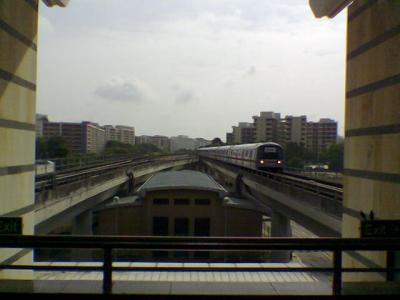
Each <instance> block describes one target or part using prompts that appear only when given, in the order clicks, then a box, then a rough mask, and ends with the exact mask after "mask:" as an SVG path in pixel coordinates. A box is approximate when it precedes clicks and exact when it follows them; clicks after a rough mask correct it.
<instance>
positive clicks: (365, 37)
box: [348, 0, 400, 52]
mask: <svg viewBox="0 0 400 300" xmlns="http://www.w3.org/2000/svg"><path fill="white" fill-rule="evenodd" d="M363 4H365V1H356V2H355V4H352V5H351V6H350V7H349V11H348V14H349V15H351V13H352V12H354V11H355V9H357V7H360V6H361V5H363ZM382 16H385V17H382ZM399 24H400V1H398V0H388V1H378V2H377V3H376V4H374V5H373V6H372V7H370V8H369V9H366V10H364V12H363V13H362V14H360V15H359V16H358V17H357V18H355V19H353V20H352V21H351V22H350V25H349V26H348V51H349V52H351V51H353V50H354V49H356V48H358V47H359V46H360V45H363V44H365V43H367V42H368V41H370V40H372V39H374V38H376V37H378V36H379V35H381V34H382V33H384V32H385V31H386V30H389V29H391V28H393V27H395V26H396V25H399Z"/></svg>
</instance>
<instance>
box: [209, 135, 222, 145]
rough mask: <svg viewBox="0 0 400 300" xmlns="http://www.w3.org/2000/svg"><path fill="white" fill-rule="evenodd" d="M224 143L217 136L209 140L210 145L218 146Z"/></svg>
mask: <svg viewBox="0 0 400 300" xmlns="http://www.w3.org/2000/svg"><path fill="white" fill-rule="evenodd" d="M223 145H225V144H224V142H222V140H221V139H220V138H219V137H216V138H213V140H212V141H211V145H210V146H211V147H218V146H223Z"/></svg>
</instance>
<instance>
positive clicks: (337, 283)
mask: <svg viewBox="0 0 400 300" xmlns="http://www.w3.org/2000/svg"><path fill="white" fill-rule="evenodd" d="M332 285H333V295H335V296H336V295H340V294H341V293H342V251H341V250H337V249H336V250H334V251H333V284H332Z"/></svg>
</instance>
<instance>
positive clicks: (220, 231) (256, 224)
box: [94, 190, 262, 260]
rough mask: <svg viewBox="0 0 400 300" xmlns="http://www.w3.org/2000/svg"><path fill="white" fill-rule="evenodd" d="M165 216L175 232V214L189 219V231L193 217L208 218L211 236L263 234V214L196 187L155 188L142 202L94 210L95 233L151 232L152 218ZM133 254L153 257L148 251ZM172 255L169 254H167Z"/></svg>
mask: <svg viewBox="0 0 400 300" xmlns="http://www.w3.org/2000/svg"><path fill="white" fill-rule="evenodd" d="M154 198H168V199H169V204H168V205H154V204H153V199H154ZM176 198H180V199H182V198H185V199H189V201H190V204H189V205H175V204H174V199H176ZM200 198H201V199H210V205H196V204H195V199H200ZM154 217H168V218H169V220H168V221H169V224H168V232H169V235H170V236H173V235H174V220H175V218H188V219H189V235H190V236H191V235H194V223H195V218H209V219H210V236H238V237H239V236H242V237H243V236H244V237H246V236H247V237H248V236H256V237H257V236H258V237H261V236H262V215H261V213H257V212H255V211H250V210H246V209H241V208H235V207H229V206H225V205H223V203H222V200H221V199H220V198H219V197H218V194H217V193H215V192H206V191H198V190H168V191H154V192H149V193H148V194H147V195H146V199H145V200H144V202H143V204H142V205H137V204H133V205H129V204H121V205H118V206H117V205H116V206H114V205H113V206H112V207H109V208H105V209H103V210H100V211H98V212H97V218H96V219H97V226H96V231H95V232H94V233H95V234H101V235H103V234H111V235H139V236H140V235H149V236H151V235H153V228H152V227H153V218H154ZM261 255H262V253H229V255H227V257H229V258H230V259H244V258H245V259H249V258H251V259H253V258H257V257H259V256H261ZM135 257H136V258H138V257H140V258H142V259H152V256H151V253H144V252H141V253H140V254H139V253H136V254H135ZM224 257H225V254H224V253H220V254H217V253H213V254H211V255H210V258H212V259H220V260H222V259H224ZM170 258H171V257H170Z"/></svg>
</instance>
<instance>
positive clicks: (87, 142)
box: [82, 122, 106, 153]
mask: <svg viewBox="0 0 400 300" xmlns="http://www.w3.org/2000/svg"><path fill="white" fill-rule="evenodd" d="M82 129H83V141H84V146H85V153H100V152H101V151H103V150H104V145H105V143H106V139H105V130H104V129H103V128H101V127H100V126H99V124H97V123H92V122H82Z"/></svg>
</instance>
